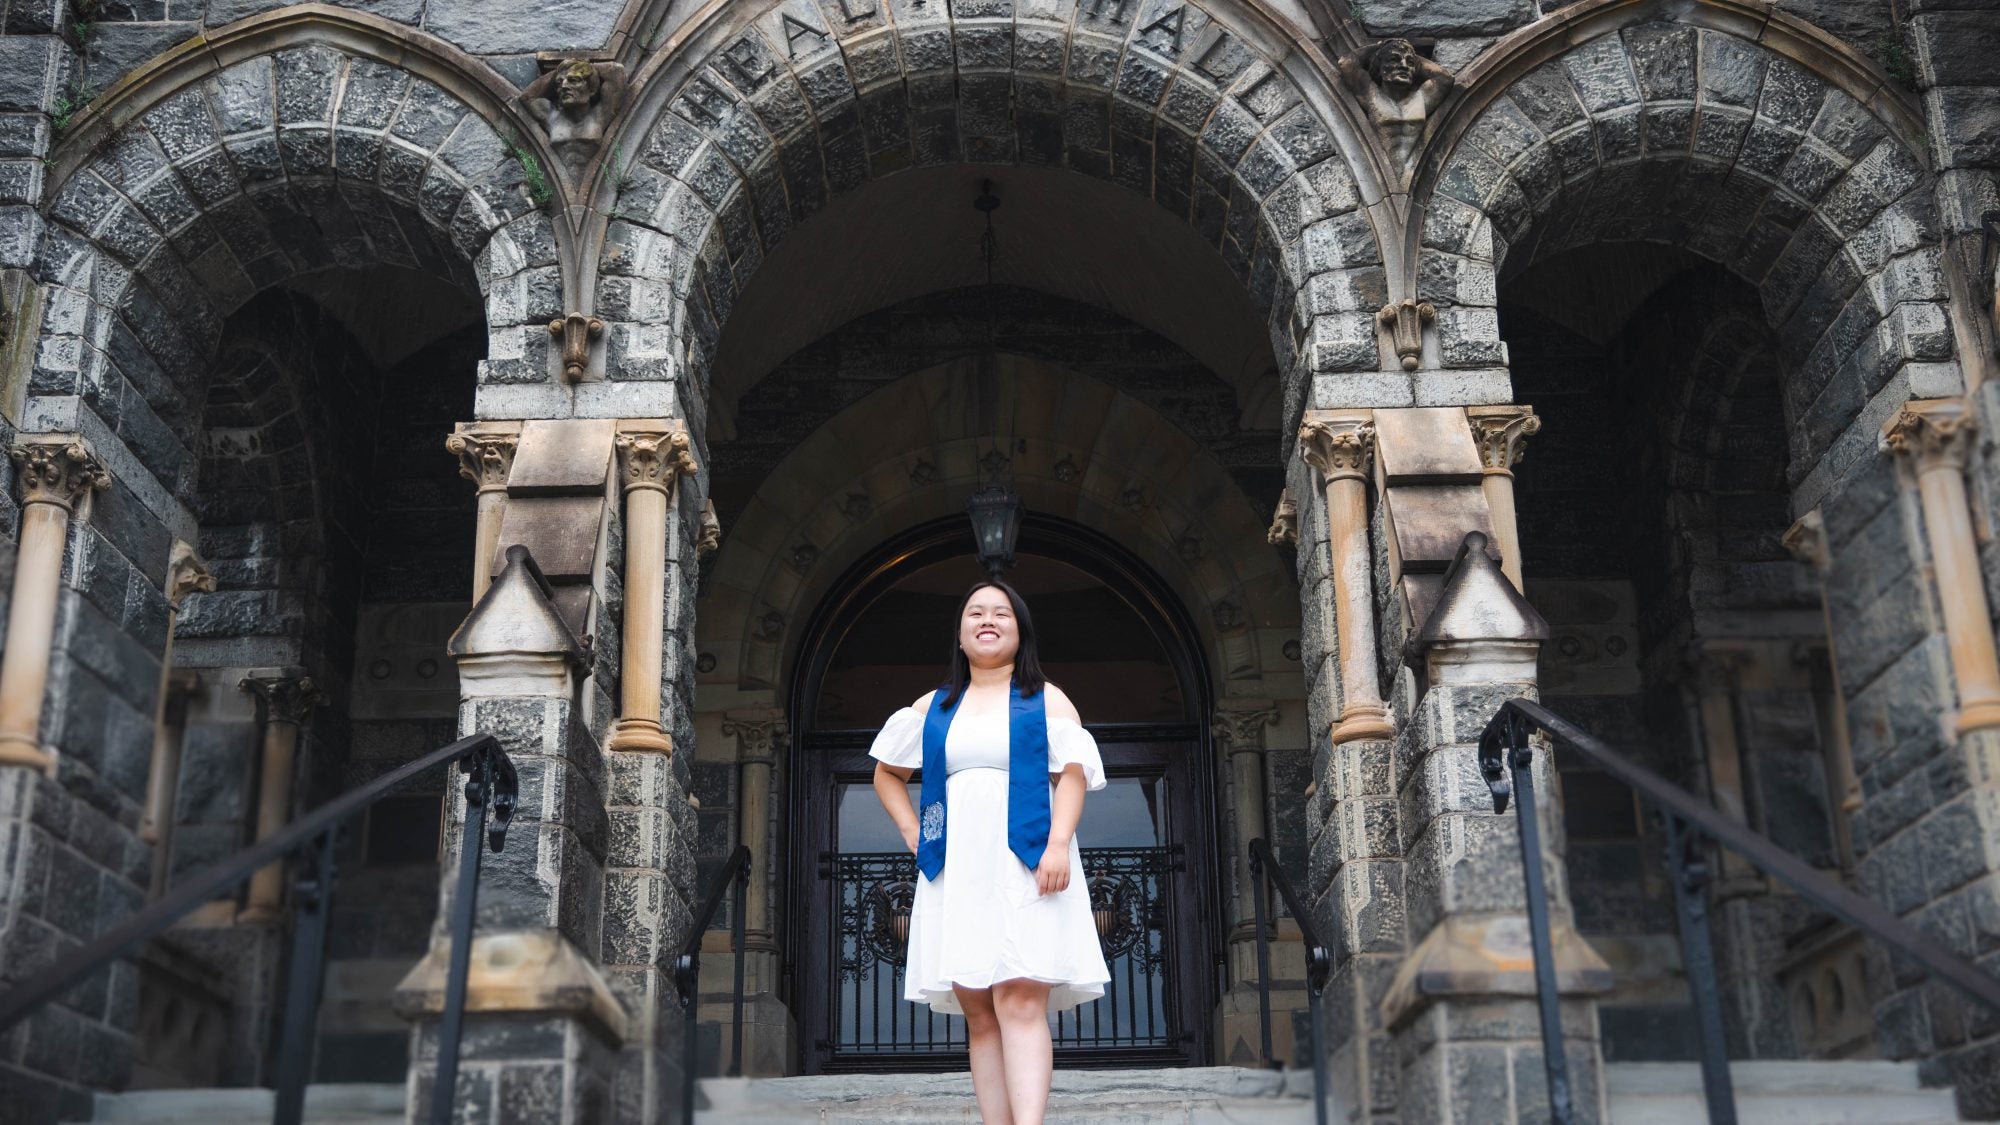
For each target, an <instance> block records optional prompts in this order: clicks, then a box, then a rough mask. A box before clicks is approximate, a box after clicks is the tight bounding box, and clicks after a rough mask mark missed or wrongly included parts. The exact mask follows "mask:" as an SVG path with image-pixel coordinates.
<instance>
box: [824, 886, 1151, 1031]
mask: <svg viewBox="0 0 2000 1125" xmlns="http://www.w3.org/2000/svg"><path fill="white" fill-rule="evenodd" d="M826 862H827V868H828V869H827V871H826V872H825V875H826V877H827V878H828V879H830V880H831V882H832V884H833V899H834V902H835V904H836V908H837V910H838V912H839V913H838V918H839V921H838V924H837V925H836V927H835V928H834V931H833V941H834V945H835V948H834V949H833V950H832V961H833V963H834V964H835V965H836V966H837V967H838V973H837V977H838V982H837V987H835V988H834V990H833V995H832V996H831V997H830V998H829V1009H830V1013H829V1014H830V1015H831V1016H832V1020H831V1023H832V1032H833V1036H832V1040H831V1042H829V1043H828V1044H827V1047H828V1049H829V1050H828V1054H829V1055H830V1056H832V1057H833V1058H835V1059H839V1060H841V1061H846V1062H853V1063H862V1062H864V1061H873V1060H883V1059H890V1058H899V1057H907V1056H918V1057H921V1056H925V1055H934V1054H943V1053H948V1052H962V1051H963V1050H964V1049H965V1023H964V1021H963V1020H961V1019H959V1018H957V1017H955V1016H941V1015H937V1014H934V1013H933V1012H932V1011H931V1009H930V1008H929V1006H927V1005H923V1004H914V1003H911V1002H910V1001H908V1000H905V999H903V971H904V950H905V947H906V946H907V944H908V939H909V928H910V907H911V904H912V902H914V900H915V898H916V878H917V869H916V860H915V858H914V857H912V856H911V855H909V854H908V853H907V852H870V853H858V854H844V855H829V856H827V857H826ZM1183 866H1184V860H1183V858H1182V855H1181V849H1180V847H1178V846H1174V847H1165V848H1085V849H1083V874H1084V878H1085V879H1086V880H1087V881H1088V885H1089V888H1090V904H1091V909H1092V912H1093V913H1094V915H1095V917H1096V921H1097V933H1098V940H1099V941H1100V942H1101V943H1102V946H1103V950H1104V960H1105V963H1106V964H1107V965H1108V966H1109V967H1110V969H1111V981H1110V983H1109V984H1108V985H1106V986H1105V991H1104V996H1103V997H1102V998H1101V999H1099V1000H1096V1001H1093V1002H1092V1003H1089V1004H1083V1005H1079V1006H1078V1007H1076V1008H1075V1009H1072V1010H1071V1011H1068V1012H1064V1013H1062V1014H1060V1015H1058V1016H1057V1017H1056V1025H1055V1028H1054V1036H1055V1049H1056V1053H1057V1055H1058V1056H1069V1055H1088V1054H1091V1053H1094V1052H1098V1051H1117V1052H1119V1053H1120V1054H1124V1053H1127V1052H1130V1051H1132V1050H1134V1049H1140V1050H1143V1049H1146V1048H1154V1049H1158V1050H1162V1051H1172V1050H1175V1049H1176V1046H1177V1044H1176V1042H1175V1038H1176V1037H1175V1034H1174V1031H1173V1025H1172V1020H1170V1019H1169V1013H1170V1012H1172V1011H1173V1010H1174V1001H1175V999H1176V997H1174V996H1173V995H1172V990H1173V988H1174V982H1173V979H1172V977H1173V974H1171V973H1170V972H1168V966H1169V965H1170V964H1172V961H1173V958H1172V950H1171V949H1170V943H1171V942H1172V940H1173V935H1172V928H1171V927H1170V925H1169V924H1168V923H1169V920H1170V919H1171V918H1173V917H1174V915H1175V913H1176V909H1175V906H1176V904H1175V903H1174V901H1173V896H1174V888H1175V886H1176V884H1177V882H1178V880H1176V879H1174V878H1173V877H1172V876H1173V874H1174V873H1175V872H1177V871H1179V870H1181V869H1182V867H1183Z"/></svg>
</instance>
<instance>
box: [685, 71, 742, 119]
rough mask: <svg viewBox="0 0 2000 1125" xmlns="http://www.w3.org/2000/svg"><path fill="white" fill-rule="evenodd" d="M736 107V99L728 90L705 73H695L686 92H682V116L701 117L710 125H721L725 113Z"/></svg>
mask: <svg viewBox="0 0 2000 1125" xmlns="http://www.w3.org/2000/svg"><path fill="white" fill-rule="evenodd" d="M734 108H736V101H735V99H733V98H731V97H730V96H729V93H728V91H726V90H724V89H723V88H722V87H720V86H717V85H716V84H715V83H714V82H712V81H710V80H709V79H708V77H707V76H705V75H700V74H697V75H695V76H694V77H693V78H692V79H690V80H689V81H688V84H687V90H686V92H685V93H683V94H681V113H682V116H684V117H687V118H689V119H691V120H692V119H696V118H699V119H700V120H702V121H706V122H708V123H709V124H710V125H720V124H722V122H723V121H724V120H725V117H724V114H725V113H726V112H727V111H729V110H731V109H734Z"/></svg>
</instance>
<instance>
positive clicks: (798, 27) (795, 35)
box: [778, 12, 853, 59]
mask: <svg viewBox="0 0 2000 1125" xmlns="http://www.w3.org/2000/svg"><path fill="white" fill-rule="evenodd" d="M778 18H779V20H781V21H782V25H781V26H783V27H784V29H785V57H786V58H791V59H795V58H798V57H799V40H801V39H804V38H805V37H806V36H808V35H811V36H815V37H817V38H818V39H819V41H820V45H821V46H825V45H826V44H827V43H828V42H830V41H831V40H832V36H830V35H828V34H827V33H826V32H824V31H821V30H820V29H819V28H816V27H814V26H813V25H811V24H809V23H805V22H803V21H800V20H796V19H793V18H792V14H791V13H790V12H781V13H779V15H778ZM849 18H850V19H851V18H853V17H849Z"/></svg>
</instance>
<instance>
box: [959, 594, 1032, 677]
mask: <svg viewBox="0 0 2000 1125" xmlns="http://www.w3.org/2000/svg"><path fill="white" fill-rule="evenodd" d="M958 647H960V648H962V649H964V650H965V656H966V659H967V660H969V661H971V662H972V664H973V666H974V667H978V668H992V667H996V666H998V665H1002V664H1007V663H1010V662H1012V661H1013V659H1014V653H1015V652H1017V651H1019V649H1020V647H1021V626H1020V623H1019V622H1018V621H1016V620H1015V619H1014V606H1013V603H1011V602H1009V601H1008V600H1007V595H1006V593H1005V592H1004V591H1002V590H1000V589H999V588H997V587H994V586H982V587H980V588H979V589H977V590H974V591H973V593H972V597H971V598H970V599H968V600H967V601H966V603H965V612H964V613H963V615H961V616H960V617H959V621H958Z"/></svg>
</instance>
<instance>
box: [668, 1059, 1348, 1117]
mask: <svg viewBox="0 0 2000 1125" xmlns="http://www.w3.org/2000/svg"><path fill="white" fill-rule="evenodd" d="M701 1092H702V1096H703V1098H704V1099H705V1100H706V1103H707V1106H708V1108H706V1109H704V1110H701V1111H699V1112H697V1113H696V1114H695V1121H696V1125H751V1123H752V1122H756V1123H758V1125H806V1123H808V1122H810V1123H812V1125H888V1123H891V1122H894V1123H911V1125H916V1123H922V1125H931V1123H934V1122H935V1123H942V1122H977V1121H978V1120H979V1109H978V1106H977V1105H976V1104H975V1103H974V1102H973V1099H972V1079H971V1077H970V1076H968V1075H965V1074H840V1075H821V1076H818V1077H813V1078H758V1079H747V1078H705V1079H703V1080H702V1083H701ZM1312 1119H1313V1112H1312V1075H1311V1074H1310V1073H1279V1072H1278V1071H1273V1070H1249V1069H1245V1068H1243V1067H1234V1066H1206V1067H1184V1068H1180V1069H1174V1070H1059V1071H1057V1072H1056V1075H1055V1085H1054V1088H1053V1089H1052V1090H1051V1091H1050V1095H1049V1115H1048V1120H1049V1121H1050V1123H1051V1125H1057V1123H1063V1122H1071V1121H1075V1122H1088V1123H1089V1125H1311V1122H1312Z"/></svg>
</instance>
